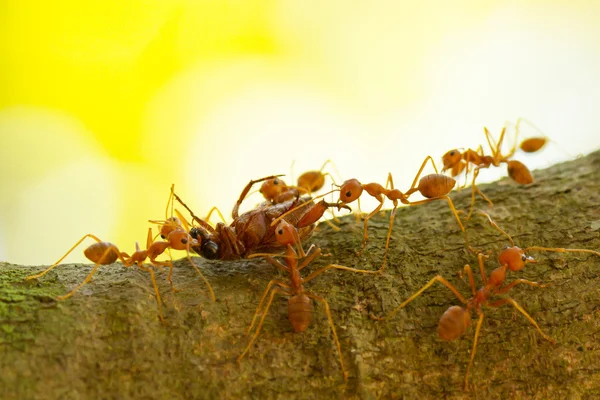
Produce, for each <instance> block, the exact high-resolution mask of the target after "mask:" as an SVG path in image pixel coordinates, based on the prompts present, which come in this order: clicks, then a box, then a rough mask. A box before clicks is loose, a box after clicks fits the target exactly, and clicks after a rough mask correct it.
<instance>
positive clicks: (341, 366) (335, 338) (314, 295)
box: [304, 292, 348, 381]
mask: <svg viewBox="0 0 600 400" xmlns="http://www.w3.org/2000/svg"><path fill="white" fill-rule="evenodd" d="M304 294H305V295H306V296H308V297H310V298H312V299H315V300H316V301H318V302H319V303H322V304H323V305H324V306H325V314H327V319H328V320H329V326H331V332H332V333H333V340H334V342H335V347H336V348H337V351H338V355H339V357H340V368H341V369H342V375H344V381H348V372H346V369H345V368H344V360H343V359H342V347H341V346H340V341H339V339H338V336H337V332H336V331H335V325H333V318H331V311H330V310H329V303H327V300H325V299H324V298H323V297H321V296H317V295H316V294H312V293H309V292H304Z"/></svg>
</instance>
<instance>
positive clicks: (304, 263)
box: [296, 245, 321, 282]
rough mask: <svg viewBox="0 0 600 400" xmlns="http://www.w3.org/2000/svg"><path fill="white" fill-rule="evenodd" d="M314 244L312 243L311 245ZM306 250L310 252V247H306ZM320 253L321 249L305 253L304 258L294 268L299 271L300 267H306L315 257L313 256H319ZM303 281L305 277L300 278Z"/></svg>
mask: <svg viewBox="0 0 600 400" xmlns="http://www.w3.org/2000/svg"><path fill="white" fill-rule="evenodd" d="M313 246H314V245H313ZM308 252H309V253H310V248H309V249H308ZM320 255H321V249H319V248H318V249H316V250H315V251H314V252H313V253H312V254H307V255H306V256H305V257H304V260H303V261H302V264H300V265H299V266H298V267H297V268H296V269H297V270H298V271H300V270H301V269H302V268H304V267H306V266H307V265H308V264H310V263H311V262H312V260H314V259H315V257H319V256H320ZM302 281H303V282H306V279H302Z"/></svg>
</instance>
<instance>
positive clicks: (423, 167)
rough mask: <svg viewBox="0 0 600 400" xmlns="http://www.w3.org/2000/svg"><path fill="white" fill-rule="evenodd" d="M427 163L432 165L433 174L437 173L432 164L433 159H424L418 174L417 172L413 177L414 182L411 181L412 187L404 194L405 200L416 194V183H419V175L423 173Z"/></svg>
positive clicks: (428, 157)
mask: <svg viewBox="0 0 600 400" xmlns="http://www.w3.org/2000/svg"><path fill="white" fill-rule="evenodd" d="M427 161H431V165H433V169H434V170H435V173H436V174H437V173H438V169H437V167H436V166H435V162H433V158H432V157H431V156H427V157H425V160H424V161H423V164H421V168H419V172H417V175H416V176H415V180H414V181H413V183H412V185H411V186H410V189H408V191H406V192H404V195H405V197H406V198H408V197H409V196H410V195H411V194H413V193H414V192H416V191H417V190H418V189H417V182H418V181H419V177H420V176H421V173H422V172H423V169H425V165H426V164H427Z"/></svg>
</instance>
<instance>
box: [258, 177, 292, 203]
mask: <svg viewBox="0 0 600 400" xmlns="http://www.w3.org/2000/svg"><path fill="white" fill-rule="evenodd" d="M286 188H287V185H286V184H285V182H284V181H282V180H281V179H279V178H272V179H267V180H266V181H264V182H263V184H262V185H260V189H259V190H258V191H259V192H260V193H261V194H262V195H263V196H264V198H265V199H266V200H268V201H273V200H275V199H276V198H277V196H279V195H280V194H281V193H282V192H283V191H284V190H285V189H286Z"/></svg>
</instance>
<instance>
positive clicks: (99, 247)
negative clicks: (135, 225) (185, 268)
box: [25, 227, 215, 322]
mask: <svg viewBox="0 0 600 400" xmlns="http://www.w3.org/2000/svg"><path fill="white" fill-rule="evenodd" d="M163 230H164V231H165V232H166V231H167V230H168V234H167V235H166V239H167V240H166V241H153V240H152V228H149V229H148V238H147V241H146V249H145V250H140V246H139V244H138V243H137V242H136V244H135V247H136V251H135V252H134V253H133V254H132V255H131V256H129V255H128V254H127V253H125V252H121V251H120V250H119V249H118V248H117V246H116V245H114V244H112V243H110V242H104V241H101V240H100V239H99V238H97V237H96V236H94V235H92V234H87V235H84V236H83V237H82V238H81V239H79V241H78V242H77V243H75V245H73V247H71V249H69V251H67V252H66V253H65V254H64V255H63V256H62V257H61V258H60V259H59V260H58V261H57V262H55V263H54V264H52V265H51V266H50V267H48V268H47V269H45V270H44V271H42V272H40V273H39V274H36V275H31V276H28V277H27V278H25V280H31V279H37V278H40V277H42V276H44V275H46V274H47V273H48V272H50V271H51V270H52V269H54V268H55V267H57V266H58V265H59V264H60V262H61V261H62V260H64V259H65V258H66V257H67V256H68V255H69V254H70V253H71V252H72V251H73V250H74V249H75V248H76V247H77V246H79V244H81V243H82V242H83V241H84V240H85V239H86V238H88V237H89V238H92V239H93V240H95V241H96V243H94V244H92V245H90V246H88V247H87V248H86V249H85V250H84V251H83V253H84V255H85V256H86V258H87V259H88V260H90V261H91V262H93V263H94V264H95V265H94V267H93V268H92V270H91V271H90V273H89V274H88V276H87V277H86V278H85V280H84V281H83V282H81V283H80V284H79V285H78V286H76V287H75V288H74V289H73V290H71V291H70V292H69V293H67V294H65V295H62V296H58V297H57V299H58V300H65V299H68V298H69V297H71V296H73V295H74V294H75V293H76V292H77V291H78V290H79V289H81V288H82V287H83V286H84V285H86V284H87V283H89V282H90V280H91V279H92V277H93V276H94V274H95V273H96V270H97V269H98V267H99V266H100V265H110V264H112V263H114V262H115V261H117V260H121V262H122V263H123V265H124V266H125V267H131V266H132V265H134V264H135V265H137V266H138V267H139V268H140V269H142V270H143V271H146V272H148V273H149V274H150V277H151V279H152V284H153V286H154V291H155V293H156V301H157V303H158V315H159V318H160V320H161V321H162V322H164V318H163V315H162V305H161V304H162V303H161V298H160V292H159V290H158V286H157V285H156V279H155V276H154V271H153V270H152V268H150V267H146V266H145V265H144V261H145V260H146V259H150V262H151V263H152V264H153V265H157V266H168V267H169V268H170V271H169V276H168V280H169V282H170V283H171V287H172V286H173V282H172V281H171V273H172V269H173V264H172V262H170V261H168V262H161V261H157V260H156V258H157V257H158V256H159V255H161V254H162V253H164V252H165V250H167V249H168V248H172V249H174V250H186V251H187V250H189V248H190V246H191V245H194V244H195V243H196V242H195V240H194V239H192V238H191V237H190V236H189V235H188V234H187V232H185V231H184V230H183V229H176V228H174V229H171V228H170V227H169V228H164V227H163V229H161V231H163ZM188 259H189V261H190V263H192V265H193V266H194V267H195V268H196V270H197V271H198V273H199V274H200V276H201V277H202V279H204V281H205V283H206V285H207V287H208V289H209V291H210V295H211V298H212V300H213V301H214V300H215V297H214V293H213V291H212V288H211V286H210V284H209V283H208V282H207V281H206V279H205V278H204V276H203V275H202V273H201V272H200V270H199V269H198V268H197V267H196V265H195V264H194V263H193V261H192V260H191V258H190V257H189V253H188Z"/></svg>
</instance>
